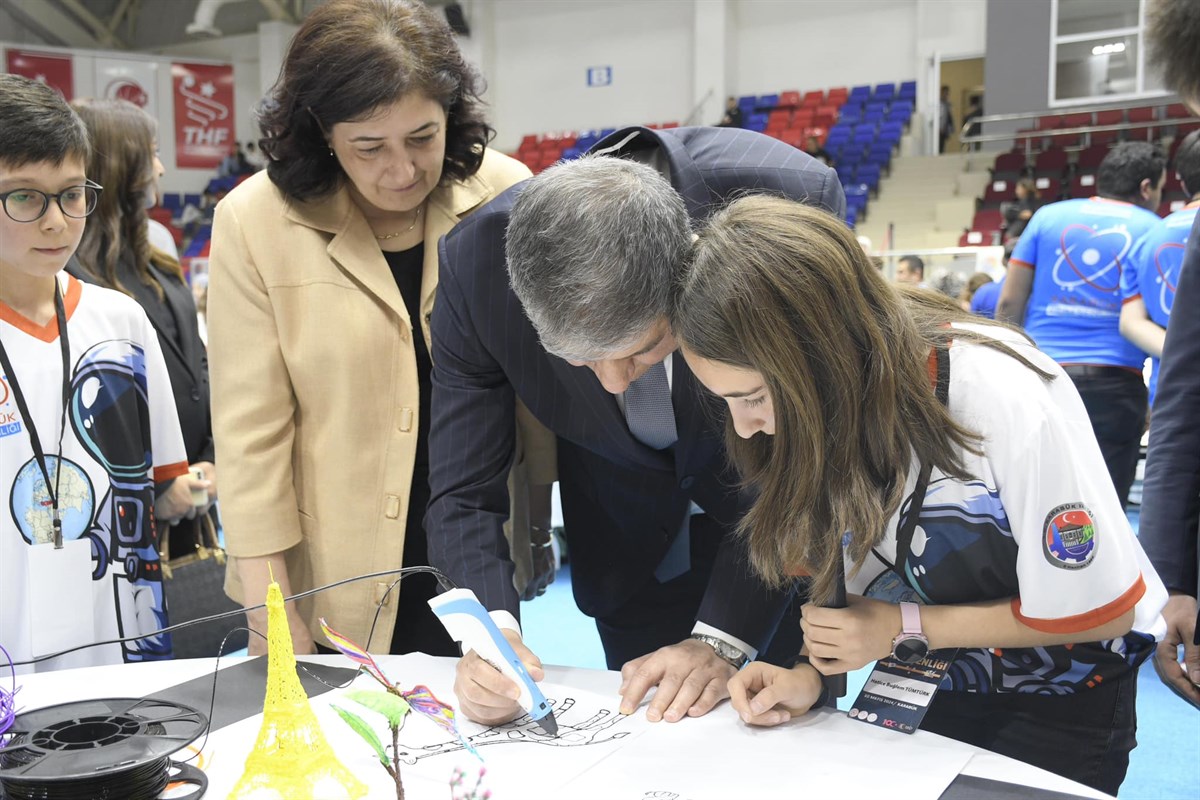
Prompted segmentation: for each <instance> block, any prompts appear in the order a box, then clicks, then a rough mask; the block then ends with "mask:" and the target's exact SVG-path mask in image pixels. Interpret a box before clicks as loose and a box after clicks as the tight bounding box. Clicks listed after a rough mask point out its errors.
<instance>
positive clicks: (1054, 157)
mask: <svg viewBox="0 0 1200 800" xmlns="http://www.w3.org/2000/svg"><path fill="white" fill-rule="evenodd" d="M1066 170H1067V153H1066V151H1065V150H1061V149H1059V148H1057V147H1051V148H1049V149H1048V150H1043V151H1042V152H1040V153H1038V155H1037V159H1036V160H1035V161H1034V163H1033V174H1034V175H1037V176H1046V177H1051V178H1058V177H1062V174H1063V173H1064V172H1066Z"/></svg>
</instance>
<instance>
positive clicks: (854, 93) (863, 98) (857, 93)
mask: <svg viewBox="0 0 1200 800" xmlns="http://www.w3.org/2000/svg"><path fill="white" fill-rule="evenodd" d="M855 98H858V102H859V103H865V102H867V100H869V99H870V98H871V87H870V86H855V87H853V88H851V89H850V102H854V99H855Z"/></svg>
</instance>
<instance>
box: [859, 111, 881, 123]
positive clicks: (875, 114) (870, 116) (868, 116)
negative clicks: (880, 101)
mask: <svg viewBox="0 0 1200 800" xmlns="http://www.w3.org/2000/svg"><path fill="white" fill-rule="evenodd" d="M862 119H863V122H871V123H876V122H883V109H882V108H870V107H868V108H867V110H866V112H865V113H864V114H863V118H862Z"/></svg>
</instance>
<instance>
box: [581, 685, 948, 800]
mask: <svg viewBox="0 0 1200 800" xmlns="http://www.w3.org/2000/svg"><path fill="white" fill-rule="evenodd" d="M943 741H945V740H939V739H935V738H933V737H928V738H926V737H925V736H922V735H921V734H919V733H918V734H916V735H914V736H909V735H906V734H902V733H896V732H893V731H887V730H884V729H882V728H874V727H871V726H868V725H863V724H861V723H858V722H854V721H852V720H849V719H847V718H846V717H845V714H834V713H832V712H823V713H822V714H820V715H819V716H808V717H804V718H801V719H798V720H795V721H793V722H790V723H788V724H786V725H782V726H779V727H776V728H752V727H750V726H747V725H745V724H743V723H742V722H741V720H740V719H738V717H737V715H736V714H735V713H734V712H733V710H732V709H731V708H730V707H729V705H728V704H727V703H726V704H723V705H721V706H719V707H718V708H717V709H716V710H714V711H713V712H712V713H710V714H709V715H708V716H706V717H702V718H699V719H688V720H684V721H682V722H680V723H676V724H673V725H669V726H668V725H664V724H662V723H659V724H658V725H655V726H652V730H651V731H650V732H648V733H646V734H645V735H644V736H643V737H642V738H641V739H640V740H639V741H638V744H637V746H636V747H630V748H625V749H623V750H622V751H621V752H619V753H616V754H614V755H613V756H612V757H611V758H609V759H607V760H606V761H604V762H603V764H601V765H600V766H598V767H596V768H593V769H592V770H590V771H589V772H587V773H585V774H583V775H581V776H580V777H579V779H578V780H576V781H575V782H573V783H569V784H567V785H566V786H565V787H564V788H563V790H562V794H561V796H562V797H569V798H572V800H589V799H590V798H597V800H598V799H599V798H604V800H729V798H735V797H747V798H749V797H753V798H755V800H760V799H765V798H789V800H793V799H794V798H797V797H814V798H835V797H903V798H905V800H926V798H928V800H936V798H938V797H939V796H940V795H941V794H942V792H943V791H945V789H946V787H947V786H949V785H950V783H951V781H953V780H954V778H955V777H956V776H957V775H958V773H959V772H960V771H961V770H962V768H963V766H965V765H966V763H967V761H968V760H969V759H970V758H971V753H970V752H969V751H967V750H965V749H963V748H962V747H961V746H956V745H954V744H949V746H945V745H942V744H941V742H943ZM668 761H669V766H667V762H668Z"/></svg>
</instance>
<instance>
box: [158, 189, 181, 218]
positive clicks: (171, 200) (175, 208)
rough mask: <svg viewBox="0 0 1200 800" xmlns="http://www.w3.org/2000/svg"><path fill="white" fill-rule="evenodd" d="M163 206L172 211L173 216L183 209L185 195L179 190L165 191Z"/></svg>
mask: <svg viewBox="0 0 1200 800" xmlns="http://www.w3.org/2000/svg"><path fill="white" fill-rule="evenodd" d="M162 207H163V208H165V209H166V210H167V211H170V212H171V214H172V216H174V215H175V214H177V213H179V212H180V211H182V210H183V196H182V195H180V194H179V193H177V192H164V193H163V197H162Z"/></svg>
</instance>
